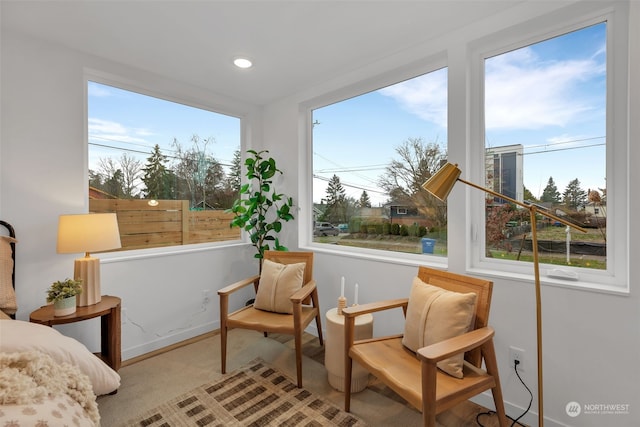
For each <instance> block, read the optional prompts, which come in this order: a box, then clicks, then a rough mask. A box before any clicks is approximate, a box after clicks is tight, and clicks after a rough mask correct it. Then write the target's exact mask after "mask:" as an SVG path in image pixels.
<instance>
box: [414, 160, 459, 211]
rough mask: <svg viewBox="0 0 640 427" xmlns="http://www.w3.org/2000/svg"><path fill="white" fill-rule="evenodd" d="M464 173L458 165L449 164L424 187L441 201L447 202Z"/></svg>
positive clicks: (432, 176)
mask: <svg viewBox="0 0 640 427" xmlns="http://www.w3.org/2000/svg"><path fill="white" fill-rule="evenodd" d="M461 173H462V171H461V170H460V169H458V165H454V164H451V163H447V164H446V165H444V166H443V167H442V168H440V169H439V170H438V171H437V172H436V173H435V174H433V175H431V178H429V180H428V181H427V182H425V183H424V184H423V185H422V187H423V188H424V189H425V190H427V191H428V192H429V193H431V194H433V195H434V196H435V197H437V198H438V199H439V200H441V201H443V202H444V201H445V200H447V197H448V196H449V193H450V192H451V190H452V189H453V186H454V185H455V183H456V181H457V180H458V177H459V176H460V174H461Z"/></svg>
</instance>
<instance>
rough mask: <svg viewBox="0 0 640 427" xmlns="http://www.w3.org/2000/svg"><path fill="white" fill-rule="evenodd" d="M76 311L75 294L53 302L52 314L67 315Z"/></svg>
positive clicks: (57, 315)
mask: <svg viewBox="0 0 640 427" xmlns="http://www.w3.org/2000/svg"><path fill="white" fill-rule="evenodd" d="M75 312H76V296H75V295H74V296H72V297H69V298H65V299H63V300H60V301H54V302H53V315H54V316H56V317H60V316H68V315H70V314H73V313H75Z"/></svg>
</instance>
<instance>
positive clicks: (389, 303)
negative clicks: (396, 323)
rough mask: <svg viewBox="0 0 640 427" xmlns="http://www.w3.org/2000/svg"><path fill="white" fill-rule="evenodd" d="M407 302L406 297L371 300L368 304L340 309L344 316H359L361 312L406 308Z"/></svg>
mask: <svg viewBox="0 0 640 427" xmlns="http://www.w3.org/2000/svg"><path fill="white" fill-rule="evenodd" d="M407 304H409V299H408V298H401V299H392V300H386V301H378V302H371V303H368V304H361V305H354V306H352V307H345V308H343V309H342V314H343V315H344V316H345V317H348V318H350V317H357V316H361V315H363V314H368V313H375V312H376V311H383V310H389V309H392V308H396V307H403V309H404V310H406V308H407Z"/></svg>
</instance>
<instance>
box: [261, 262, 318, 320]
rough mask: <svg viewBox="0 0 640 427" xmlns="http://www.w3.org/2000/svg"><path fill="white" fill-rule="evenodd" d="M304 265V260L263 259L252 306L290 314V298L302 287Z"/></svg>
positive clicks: (291, 311) (291, 307)
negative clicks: (275, 260)
mask: <svg viewBox="0 0 640 427" xmlns="http://www.w3.org/2000/svg"><path fill="white" fill-rule="evenodd" d="M305 266H306V264H305V263H304V262H300V263H296V264H280V263H277V262H273V261H271V260H268V259H265V260H264V261H263V263H262V272H261V274H260V284H259V285H258V293H257V294H256V301H255V303H254V304H253V306H254V307H255V308H257V309H260V310H266V311H273V312H275V313H287V314H292V313H293V305H292V304H291V299H290V298H291V295H293V294H294V293H295V292H296V291H297V290H299V289H300V288H301V287H302V282H303V281H304V268H305Z"/></svg>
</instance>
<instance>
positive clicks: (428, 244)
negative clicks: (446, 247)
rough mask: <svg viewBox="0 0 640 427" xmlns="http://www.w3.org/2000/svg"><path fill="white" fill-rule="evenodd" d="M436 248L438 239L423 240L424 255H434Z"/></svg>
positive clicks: (424, 238)
mask: <svg viewBox="0 0 640 427" xmlns="http://www.w3.org/2000/svg"><path fill="white" fill-rule="evenodd" d="M435 246H436V239H428V238H426V237H423V238H422V253H423V254H432V253H433V248H434V247H435Z"/></svg>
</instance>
